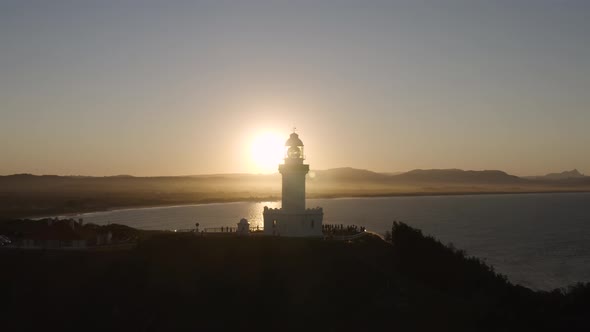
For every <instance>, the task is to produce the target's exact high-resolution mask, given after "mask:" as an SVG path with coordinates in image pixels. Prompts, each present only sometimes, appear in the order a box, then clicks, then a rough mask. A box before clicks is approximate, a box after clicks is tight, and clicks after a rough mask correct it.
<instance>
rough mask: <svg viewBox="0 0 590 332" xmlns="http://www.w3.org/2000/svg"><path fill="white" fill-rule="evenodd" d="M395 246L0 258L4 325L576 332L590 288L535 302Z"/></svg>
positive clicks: (401, 242)
mask: <svg viewBox="0 0 590 332" xmlns="http://www.w3.org/2000/svg"><path fill="white" fill-rule="evenodd" d="M393 241H394V242H393V243H394V244H393V245H391V244H387V243H385V242H383V241H381V240H380V239H377V238H373V237H369V238H365V239H364V240H362V241H358V242H355V243H343V242H331V241H321V240H308V239H284V238H282V239H280V238H279V239H277V238H207V237H205V238H200V237H194V236H192V235H190V234H161V235H155V236H152V237H151V238H149V239H145V240H143V241H141V242H140V243H139V245H138V247H137V248H136V249H134V250H130V251H118V252H56V251H0V262H2V265H3V273H2V274H0V285H1V287H2V288H1V291H0V292H1V293H2V294H3V298H4V303H5V304H8V306H7V309H5V310H4V311H3V314H4V315H5V316H4V317H6V318H7V319H5V320H3V324H7V323H10V324H14V323H16V324H17V325H18V326H19V327H27V328H38V327H43V326H58V327H82V328H92V329H95V328H96V329H99V328H105V329H112V328H113V327H116V328H117V329H128V330H174V329H188V330H199V329H201V330H211V329H224V328H229V327H239V328H240V329H245V330H246V329H248V330H249V328H261V329H271V330H284V329H285V326H289V327H290V328H289V329H290V330H297V329H302V328H305V329H306V330H308V329H310V328H313V329H314V330H316V329H323V330H329V331H330V330H341V329H344V330H377V329H379V330H383V329H387V330H396V329H399V330H426V329H428V330H438V331H441V330H442V331H450V330H453V331H457V330H469V331H473V330H499V331H511V330H514V331H516V330H518V331H523V330H539V329H547V330H576V327H580V329H579V330H580V331H581V330H583V328H585V326H588V325H587V324H588V323H590V320H589V318H588V317H587V316H586V315H585V313H587V312H588V310H590V294H588V293H589V290H590V286H588V285H587V286H580V287H578V288H577V289H576V290H575V291H573V292H571V293H568V294H565V295H564V294H562V293H561V292H557V291H556V292H552V293H541V292H533V291H531V290H529V289H526V288H523V287H519V286H513V285H511V284H509V283H508V282H507V281H506V280H505V278H503V277H502V276H499V275H497V274H495V273H494V272H493V271H492V270H491V269H490V268H489V267H487V266H486V265H484V264H483V263H481V262H480V261H478V260H476V259H467V258H465V257H464V256H463V254H462V253H461V252H460V251H458V250H455V249H451V248H447V247H445V246H443V245H441V244H440V243H439V242H437V241H436V240H434V239H432V238H426V237H424V236H422V234H421V233H420V232H419V231H417V230H415V229H412V228H410V227H407V226H406V225H403V224H399V225H397V226H396V228H395V229H394V232H393Z"/></svg>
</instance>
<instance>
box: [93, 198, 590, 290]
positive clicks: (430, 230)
mask: <svg viewBox="0 0 590 332" xmlns="http://www.w3.org/2000/svg"><path fill="white" fill-rule="evenodd" d="M589 203H590V193H575V194H525V195H522V194H521V195H465V196H427V197H384V198H342V199H309V200H307V205H308V207H314V206H316V205H317V206H322V207H323V208H324V211H325V223H327V224H344V225H349V224H356V225H359V226H361V225H362V226H366V227H367V228H368V229H369V230H373V231H377V232H380V233H385V231H387V230H388V229H390V228H391V223H392V220H394V219H397V220H399V221H403V222H406V223H408V224H410V225H411V226H414V227H417V228H419V229H422V230H423V231H424V233H426V234H429V235H433V236H434V237H436V238H437V239H439V240H441V242H443V243H449V242H452V243H453V244H454V245H455V246H456V247H457V248H459V249H464V250H466V251H467V253H468V254H469V255H474V256H476V257H479V258H482V259H484V260H485V261H486V262H487V263H489V264H491V265H493V266H494V267H495V268H496V270H497V271H499V272H500V273H503V274H506V275H507V276H508V278H509V280H510V281H512V282H514V283H518V284H522V285H524V286H527V287H531V288H536V289H547V290H548V289H553V288H556V287H565V286H567V285H569V284H572V283H575V282H579V281H581V282H588V281H590V209H589V208H588V206H589ZM264 205H267V206H269V207H278V206H280V203H276V202H262V203H252V202H239V203H222V204H205V205H191V206H177V207H164V208H147V209H145V208H144V209H128V210H118V211H109V212H97V213H88V214H84V215H82V217H83V218H84V220H85V222H93V223H97V224H105V223H108V222H111V223H121V224H126V225H129V226H132V227H137V228H141V229H171V230H172V229H183V228H194V224H195V222H197V221H198V222H199V223H200V227H201V229H202V228H206V227H220V226H235V225H236V223H237V222H238V221H239V219H240V218H242V217H246V218H248V219H249V221H250V223H251V225H252V227H253V228H256V226H262V208H263V206H264ZM367 259H370V258H367Z"/></svg>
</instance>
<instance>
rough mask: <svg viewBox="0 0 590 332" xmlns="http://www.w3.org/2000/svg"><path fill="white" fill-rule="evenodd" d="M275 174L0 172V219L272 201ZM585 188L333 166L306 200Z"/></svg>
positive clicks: (313, 182) (568, 177) (492, 175)
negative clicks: (152, 174)
mask: <svg viewBox="0 0 590 332" xmlns="http://www.w3.org/2000/svg"><path fill="white" fill-rule="evenodd" d="M280 185H281V180H280V176H279V174H267V175H254V174H224V175H202V176H176V177H133V176H112V177H81V176H52V175H47V176H34V175H30V174H20V175H11V176H0V217H10V218H23V217H33V216H40V217H43V216H51V215H63V214H69V213H78V212H88V211H99V210H107V209H112V208H123V207H139V206H156V205H173V204H194V203H212V202H231V201H247V200H250V201H266V200H277V199H279V197H280V194H281V187H280ZM563 191H568V192H575V191H590V177H587V176H583V175H581V174H579V172H577V171H576V172H575V173H572V172H565V174H564V173H562V174H560V176H559V177H556V176H548V177H536V178H520V177H516V176H513V175H509V174H506V173H504V172H502V171H462V170H458V169H448V170H413V171H410V172H406V173H401V174H385V173H375V172H371V171H367V170H359V169H352V168H338V169H331V170H325V171H312V172H310V175H309V176H308V179H307V197H308V198H329V197H347V196H394V195H432V194H436V195H441V194H477V193H522V192H563Z"/></svg>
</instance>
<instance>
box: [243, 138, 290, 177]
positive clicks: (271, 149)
mask: <svg viewBox="0 0 590 332" xmlns="http://www.w3.org/2000/svg"><path fill="white" fill-rule="evenodd" d="M284 141H285V140H284V139H283V137H281V136H280V135H278V134H276V133H272V132H265V133H261V134H259V135H257V136H256V137H255V138H254V140H253V141H252V147H251V156H252V161H253V164H254V167H255V170H256V172H258V173H274V172H276V171H277V169H278V164H279V163H280V162H281V160H282V158H283V154H284V149H285V142H284Z"/></svg>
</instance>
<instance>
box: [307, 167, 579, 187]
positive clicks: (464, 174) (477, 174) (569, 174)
mask: <svg viewBox="0 0 590 332" xmlns="http://www.w3.org/2000/svg"><path fill="white" fill-rule="evenodd" d="M315 178H316V179H317V180H318V181H330V182H381V183H391V184H395V183H399V184H422V185H425V184H523V185H526V184H534V183H545V182H559V181H564V182H568V183H569V184H571V183H574V182H582V183H584V184H587V183H588V182H589V181H590V177H588V176H585V175H583V174H581V173H580V172H579V171H578V170H575V169H574V170H572V171H565V172H562V173H551V174H547V175H544V176H528V177H518V176H515V175H510V174H508V173H506V172H503V171H499V170H483V171H465V170H461V169H426V170H423V169H415V170H412V171H409V172H404V173H393V174H392V173H377V172H372V171H368V170H364V169H355V168H350V167H345V168H334V169H328V170H322V171H315ZM576 180H579V181H576Z"/></svg>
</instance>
